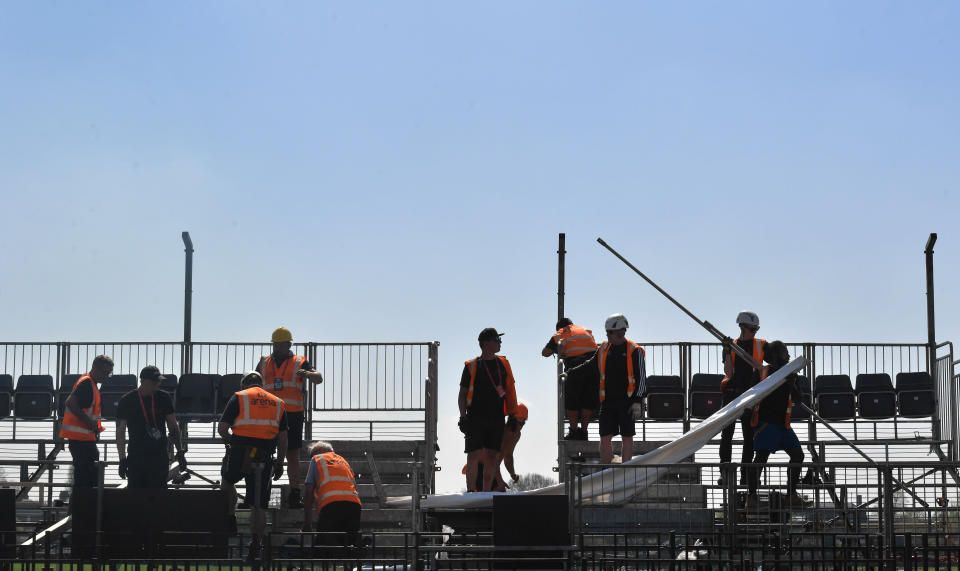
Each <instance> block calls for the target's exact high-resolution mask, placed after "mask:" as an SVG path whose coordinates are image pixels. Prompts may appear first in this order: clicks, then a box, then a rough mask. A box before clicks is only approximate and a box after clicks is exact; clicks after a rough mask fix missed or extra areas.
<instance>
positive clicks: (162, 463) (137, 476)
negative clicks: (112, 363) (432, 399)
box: [117, 365, 187, 488]
mask: <svg viewBox="0 0 960 571" xmlns="http://www.w3.org/2000/svg"><path fill="white" fill-rule="evenodd" d="M163 380H164V377H163V376H162V375H161V374H160V369H158V368H157V367H155V366H153V365H148V366H146V367H144V368H143V370H141V371H140V387H139V388H137V389H136V390H133V391H130V392H129V393H127V394H125V395H123V396H122V397H120V402H119V403H118V404H117V455H118V457H119V458H120V477H121V478H124V479H126V478H127V477H129V486H130V487H131V488H166V487H167V476H168V473H169V469H170V457H169V453H168V446H169V442H168V440H167V431H168V430H169V431H170V440H172V441H173V445H174V447H176V450H177V455H176V457H177V459H178V460H179V462H180V469H181V470H185V469H186V466H187V463H186V458H185V456H184V452H183V445H182V444H181V442H180V428H179V426H178V425H177V418H176V416H175V415H174V408H173V399H172V398H171V397H170V395H169V394H168V393H167V392H166V391H161V390H159V389H160V383H161V382H162V381H163ZM128 432H129V435H130V445H129V450H127V448H128V447H127V433H128ZM128 452H129V453H128Z"/></svg>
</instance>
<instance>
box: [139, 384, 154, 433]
mask: <svg viewBox="0 0 960 571" xmlns="http://www.w3.org/2000/svg"><path fill="white" fill-rule="evenodd" d="M137 396H138V397H140V410H142V411H143V421H144V422H150V417H148V416H147V407H146V406H144V404H143V395H142V394H140V391H137ZM150 404H151V407H150V408H151V409H153V410H151V411H150V412H152V413H153V423H152V424H151V425H150V427H151V428H153V427H156V426H157V398H156V397H153V398H151V399H150Z"/></svg>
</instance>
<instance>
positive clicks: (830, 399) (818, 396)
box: [813, 375, 857, 420]
mask: <svg viewBox="0 0 960 571" xmlns="http://www.w3.org/2000/svg"><path fill="white" fill-rule="evenodd" d="M813 397H814V402H815V403H816V408H817V414H819V415H820V416H821V417H823V418H824V419H825V420H851V419H852V418H853V417H854V416H856V414H857V409H856V396H855V395H854V393H853V384H852V383H851V382H850V377H849V376H848V375H818V376H817V378H816V379H815V380H814V386H813Z"/></svg>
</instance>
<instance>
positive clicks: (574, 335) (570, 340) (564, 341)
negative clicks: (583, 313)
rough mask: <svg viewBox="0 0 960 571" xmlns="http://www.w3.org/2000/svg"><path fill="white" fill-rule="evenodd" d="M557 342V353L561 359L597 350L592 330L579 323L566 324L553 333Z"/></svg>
mask: <svg viewBox="0 0 960 571" xmlns="http://www.w3.org/2000/svg"><path fill="white" fill-rule="evenodd" d="M553 339H554V341H556V343H557V354H558V355H560V358H561V359H566V358H567V357H577V356H579V355H586V354H587V353H590V352H592V351H596V350H597V342H596V341H595V340H594V339H593V331H590V330H589V329H584V328H583V327H580V326H579V325H567V326H566V327H563V328H561V329H559V330H558V331H557V332H556V333H555V334H554V335H553Z"/></svg>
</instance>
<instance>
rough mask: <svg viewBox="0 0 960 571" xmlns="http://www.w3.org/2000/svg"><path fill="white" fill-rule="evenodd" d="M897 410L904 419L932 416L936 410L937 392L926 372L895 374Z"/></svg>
mask: <svg viewBox="0 0 960 571" xmlns="http://www.w3.org/2000/svg"><path fill="white" fill-rule="evenodd" d="M895 392H896V393H897V408H898V409H899V414H900V416H902V417H905V418H925V417H928V416H933V413H934V412H935V411H936V410H937V390H936V385H934V383H933V378H931V377H930V374H929V373H927V372H923V371H921V372H919V373H897V386H896V388H895Z"/></svg>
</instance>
